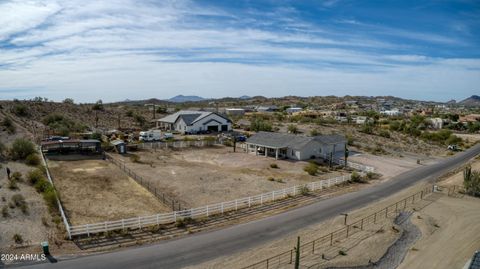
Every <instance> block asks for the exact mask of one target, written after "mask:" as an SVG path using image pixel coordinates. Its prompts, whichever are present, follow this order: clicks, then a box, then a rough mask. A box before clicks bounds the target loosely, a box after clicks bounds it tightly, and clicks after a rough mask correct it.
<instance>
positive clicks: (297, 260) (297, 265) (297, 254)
mask: <svg viewBox="0 0 480 269" xmlns="http://www.w3.org/2000/svg"><path fill="white" fill-rule="evenodd" d="M299 268H300V236H299V237H297V247H296V248H295V269H299Z"/></svg>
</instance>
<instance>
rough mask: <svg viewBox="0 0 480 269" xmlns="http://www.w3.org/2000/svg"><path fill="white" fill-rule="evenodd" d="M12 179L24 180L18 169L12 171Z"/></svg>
mask: <svg viewBox="0 0 480 269" xmlns="http://www.w3.org/2000/svg"><path fill="white" fill-rule="evenodd" d="M11 180H14V181H23V179H22V173H20V172H18V171H15V172H13V173H12V176H11Z"/></svg>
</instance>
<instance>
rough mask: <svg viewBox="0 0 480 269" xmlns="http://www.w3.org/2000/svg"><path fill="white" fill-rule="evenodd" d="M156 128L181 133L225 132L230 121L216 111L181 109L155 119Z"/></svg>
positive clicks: (229, 128)
mask: <svg viewBox="0 0 480 269" xmlns="http://www.w3.org/2000/svg"><path fill="white" fill-rule="evenodd" d="M157 128H159V129H162V130H168V131H177V132H180V133H182V134H196V133H206V132H226V131H231V130H232V121H231V120H230V119H228V118H227V117H226V116H223V115H221V114H219V113H216V112H207V111H191V110H181V111H178V112H176V113H173V114H171V115H168V116H166V117H164V118H161V119H158V120H157Z"/></svg>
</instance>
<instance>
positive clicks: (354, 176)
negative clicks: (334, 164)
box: [350, 171, 366, 183]
mask: <svg viewBox="0 0 480 269" xmlns="http://www.w3.org/2000/svg"><path fill="white" fill-rule="evenodd" d="M350 180H351V181H352V182H355V183H365V182H366V181H365V179H363V178H362V176H361V175H360V174H359V173H357V172H356V171H353V172H352V176H351V177H350Z"/></svg>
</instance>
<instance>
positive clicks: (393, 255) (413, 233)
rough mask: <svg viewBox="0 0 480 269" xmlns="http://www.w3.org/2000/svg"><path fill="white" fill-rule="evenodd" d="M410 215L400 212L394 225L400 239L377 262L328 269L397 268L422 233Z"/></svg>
mask: <svg viewBox="0 0 480 269" xmlns="http://www.w3.org/2000/svg"><path fill="white" fill-rule="evenodd" d="M411 215H412V214H411V213H406V212H402V213H401V214H400V215H399V216H398V217H397V218H396V219H395V222H394V223H395V224H396V225H398V226H399V227H400V228H401V230H402V235H401V236H400V238H399V239H398V240H397V241H395V243H393V245H391V246H390V247H389V248H388V250H387V252H386V253H385V254H384V255H383V256H382V258H380V260H378V261H377V262H373V263H371V264H369V265H362V266H354V267H329V269H392V268H397V267H398V266H399V265H400V263H402V261H403V259H404V258H405V255H406V254H407V252H408V250H409V249H410V246H412V245H413V244H414V243H415V242H416V241H417V240H418V239H419V238H420V237H421V236H422V233H421V232H420V230H419V229H418V227H417V226H415V225H414V224H413V223H412V222H411V220H410V216H411Z"/></svg>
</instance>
